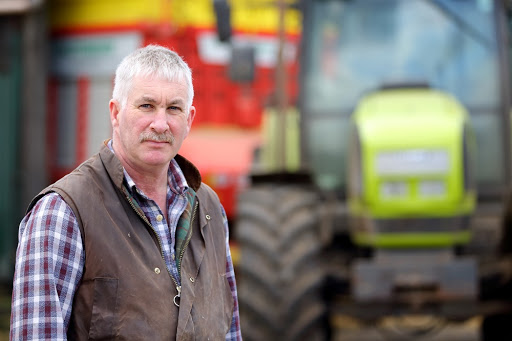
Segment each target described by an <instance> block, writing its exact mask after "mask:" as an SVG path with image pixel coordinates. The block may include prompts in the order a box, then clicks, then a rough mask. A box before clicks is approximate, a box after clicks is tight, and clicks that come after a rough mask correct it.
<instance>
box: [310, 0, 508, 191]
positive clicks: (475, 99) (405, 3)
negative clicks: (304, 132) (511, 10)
mask: <svg viewBox="0 0 512 341" xmlns="http://www.w3.org/2000/svg"><path fill="white" fill-rule="evenodd" d="M493 6H494V2H493V1H491V0H364V1H357V0H350V1H348V0H345V1H334V0H331V1H314V2H313V5H312V6H311V8H310V9H309V10H308V12H309V13H308V14H307V17H306V21H305V26H304V31H303V32H304V39H305V40H306V42H305V44H303V58H302V71H303V74H302V80H303V82H302V84H303V87H304V88H303V89H302V90H303V91H302V96H301V101H302V103H301V105H302V110H303V113H305V115H303V117H305V119H306V122H305V124H306V125H308V124H310V123H312V124H313V122H315V121H318V122H317V123H314V124H313V125H312V126H311V128H307V127H306V128H305V129H309V132H308V133H309V140H310V146H309V149H310V150H309V154H310V155H312V158H313V159H312V160H311V161H312V162H324V161H325V162H328V160H329V159H330V158H331V157H334V153H337V154H338V155H339V153H340V149H341V152H342V153H344V147H343V146H345V145H346V142H347V141H342V140H341V139H342V138H341V137H339V136H337V137H335V138H334V139H335V140H336V139H337V140H336V141H321V142H318V141H313V139H314V138H315V135H316V132H318V133H319V134H321V131H323V130H324V128H322V127H321V126H322V125H323V126H324V127H327V129H329V128H328V127H333V126H338V127H339V129H342V130H343V129H345V128H342V126H343V127H346V126H347V124H346V123H345V124H343V125H342V124H341V123H340V124H336V123H335V122H334V121H335V120H338V121H339V120H343V117H347V118H348V117H349V116H350V114H351V113H352V111H353V110H354V108H355V106H356V104H357V102H358V101H359V100H360V99H361V97H362V96H363V95H364V94H366V93H368V92H370V91H374V90H377V89H379V88H380V87H382V86H385V85H396V84H413V83H414V84H418V83H420V84H427V85H429V86H430V87H432V88H436V89H440V90H443V91H445V92H448V93H450V94H452V95H454V96H455V97H456V98H457V99H458V100H459V101H460V102H461V103H462V104H463V105H465V107H466V108H467V109H468V111H469V112H470V114H471V116H472V122H473V124H474V125H475V131H476V135H477V140H478V141H477V142H478V145H479V147H480V146H482V148H483V149H484V154H483V156H482V155H480V156H479V158H480V159H479V160H478V161H479V163H480V162H490V161H494V160H485V158H486V157H488V155H487V156H486V153H485V150H488V151H494V152H493V153H494V155H500V153H499V151H498V150H500V149H502V147H501V145H502V142H501V140H500V139H501V128H500V123H499V122H500V121H499V120H500V118H499V114H498V113H499V110H500V107H501V105H502V103H501V99H500V96H501V92H500V77H499V75H500V73H499V58H498V44H497V41H496V40H497V38H496V23H495V14H494V8H493ZM306 47H307V48H306ZM308 116H309V119H310V120H311V121H310V122H308ZM313 117H314V118H315V120H313ZM334 117H336V118H334ZM340 117H341V118H340ZM322 120H323V121H322ZM329 120H332V122H328V121H329ZM490 130H495V133H494V134H490V133H489V132H490ZM345 132H346V131H341V133H345ZM325 135H326V134H325V131H324V132H323V136H325ZM337 135H340V131H338V133H337ZM324 140H325V138H324ZM333 144H336V145H337V146H338V147H337V148H338V150H337V152H335V151H334V150H332V153H329V151H327V152H326V151H325V150H326V149H327V150H329V148H331V149H333V147H332V145H333ZM340 145H342V147H340ZM314 154H317V155H314ZM328 154H332V155H328ZM480 154H481V153H480ZM487 154H489V153H487ZM322 155H323V157H324V159H323V160H319V159H318V158H321V157H322ZM342 157H344V156H343V155H342ZM315 158H317V159H316V160H315ZM338 158H339V156H338ZM482 158H483V159H482ZM484 164H485V163H484ZM491 164H492V163H491ZM341 165H342V162H340V163H339V165H338V167H331V168H330V171H331V172H337V173H338V174H339V175H334V173H332V174H331V175H332V176H334V177H337V178H338V179H337V180H335V179H331V180H332V181H334V182H337V184H338V185H339V184H340V182H343V181H344V180H343V179H342V178H341V177H343V174H344V170H341V173H340V170H339V169H336V168H339V167H342V166H341ZM490 168H491V167H489V169H483V170H480V171H479V180H480V181H481V182H486V181H495V180H496V179H501V178H502V177H503V174H502V173H503V171H502V170H500V169H499V168H501V169H503V168H504V167H499V166H497V165H496V163H494V165H493V168H494V169H490ZM328 169H329V167H327V168H326V170H320V169H319V172H323V173H326V174H327V173H328V172H329V171H328ZM332 181H331V182H332ZM500 181H501V180H500Z"/></svg>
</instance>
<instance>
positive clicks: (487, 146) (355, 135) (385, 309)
mask: <svg viewBox="0 0 512 341" xmlns="http://www.w3.org/2000/svg"><path fill="white" fill-rule="evenodd" d="M278 5H279V6H280V7H279V8H280V11H281V13H282V12H283V11H285V10H287V9H286V7H287V6H290V3H289V2H285V1H279V2H278ZM295 6H296V8H295V10H296V9H297V8H298V9H299V10H300V11H301V13H302V20H303V26H302V34H301V44H300V60H299V63H300V77H299V83H300V84H299V87H300V91H299V93H300V95H299V100H298V103H297V109H296V110H294V109H292V108H290V107H289V106H288V103H287V101H286V96H285V94H283V89H282V88H281V89H279V88H278V89H277V91H276V93H277V95H278V96H277V104H276V108H275V110H273V111H271V113H269V114H268V115H267V116H268V117H266V119H265V121H264V122H266V125H265V127H264V131H265V132H266V133H265V136H266V138H265V140H264V144H263V145H262V147H261V150H260V151H259V152H258V153H257V155H258V158H257V159H255V162H254V167H253V172H252V174H251V185H250V187H249V188H248V189H247V190H245V191H244V192H243V193H241V194H240V195H239V198H238V203H237V218H236V222H235V233H236V238H237V241H238V244H239V249H240V261H239V263H238V264H237V278H238V281H239V283H238V285H239V301H240V314H241V322H242V331H243V333H244V338H245V339H246V340H257V341H259V340H285V341H291V340H326V339H328V338H329V337H330V334H331V331H330V329H331V327H330V326H331V323H330V321H332V316H333V315H335V314H338V315H347V316H350V317H351V318H354V319H357V320H358V321H362V322H363V323H368V324H374V325H377V326H379V327H380V328H383V329H386V330H387V331H390V330H392V331H394V332H396V333H399V334H400V335H402V336H404V337H410V338H412V339H414V337H415V336H418V335H425V334H428V333H430V332H432V331H435V330H437V329H438V328H439V327H440V326H442V325H443V323H444V322H446V321H448V322H460V321H466V320H468V319H470V318H472V317H475V316H484V317H485V318H484V322H483V324H482V325H483V326H484V327H483V328H482V336H483V339H484V340H491V339H494V340H496V338H493V335H500V336H501V337H504V335H506V334H503V333H506V331H505V330H506V329H510V328H504V327H505V326H507V323H512V318H511V316H512V314H511V310H510V304H509V299H510V297H508V296H512V294H510V293H508V294H507V290H505V288H507V285H508V287H510V288H512V286H510V284H509V283H508V282H507V280H508V276H509V273H510V272H511V267H510V266H507V264H509V262H508V261H507V255H508V254H509V253H510V250H508V251H507V250H506V249H507V246H508V248H509V249H512V245H509V244H511V243H512V238H511V237H510V232H509V231H508V229H511V228H512V227H511V226H510V225H509V224H507V223H506V221H507V219H504V216H505V215H506V212H507V210H510V208H508V204H507V202H508V201H507V197H508V191H509V189H510V188H509V187H510V184H511V178H512V173H511V148H510V147H511V142H512V141H511V138H510V109H511V100H510V97H511V96H510V95H511V92H510V74H511V73H510V65H511V61H512V59H511V58H512V57H511V55H510V51H511V47H512V45H511V44H510V41H509V39H510V38H509V37H510V32H511V30H512V21H511V19H510V9H511V4H510V2H508V1H492V0H304V1H301V2H300V3H298V4H296V5H295ZM277 71H278V73H277V76H278V78H277V83H276V84H277V85H278V86H279V84H282V82H281V83H280V82H279V77H282V68H281V70H279V68H278V70H277ZM279 72H281V74H279ZM280 94H281V97H279V95H280ZM280 98H281V99H280ZM511 220H512V219H511ZM507 236H508V238H509V239H508V241H509V242H510V243H507V242H506V241H507ZM500 245H504V246H505V247H504V248H500ZM502 250H505V251H503V252H502ZM411 316H413V317H417V319H416V320H415V323H406V320H407V317H411ZM419 317H424V318H419ZM384 320H386V321H388V322H389V321H390V320H391V321H392V323H391V326H390V325H389V324H388V325H384V323H383V321H384ZM404 321H405V322H404ZM418 321H420V322H421V323H419V322H418ZM508 333H510V331H508ZM505 338H506V337H505ZM510 339H512V338H510Z"/></svg>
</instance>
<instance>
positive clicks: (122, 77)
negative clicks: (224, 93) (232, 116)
mask: <svg viewBox="0 0 512 341" xmlns="http://www.w3.org/2000/svg"><path fill="white" fill-rule="evenodd" d="M136 76H143V77H148V76H155V77H158V78H162V79H165V80H168V81H183V80H184V81H185V82H186V83H187V88H188V99H187V100H188V101H187V108H190V106H191V105H192V100H193V99H194V87H193V85H192V71H191V70H190V67H189V66H188V65H187V63H186V62H185V61H184V60H183V59H182V58H181V57H180V56H179V55H178V54H177V53H176V52H174V51H171V50H170V49H168V48H165V47H162V46H158V45H148V46H146V47H142V48H139V49H137V50H135V51H134V52H132V53H131V54H129V55H127V56H126V57H124V59H123V60H122V61H121V63H120V64H119V66H118V67H117V69H116V77H115V80H114V91H113V93H112V98H113V99H114V100H116V101H118V102H119V103H120V104H121V106H122V107H124V106H125V105H126V101H127V100H128V92H129V90H130V87H131V82H132V79H133V78H134V77H136Z"/></svg>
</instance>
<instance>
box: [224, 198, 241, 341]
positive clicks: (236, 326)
mask: <svg viewBox="0 0 512 341" xmlns="http://www.w3.org/2000/svg"><path fill="white" fill-rule="evenodd" d="M222 217H223V219H224V231H225V232H226V255H227V261H226V275H227V279H228V282H229V286H230V287H231V295H233V302H234V307H233V319H232V320H231V328H230V329H229V332H228V333H227V334H226V341H241V340H242V332H241V329H240V314H239V311H238V293H237V289H236V280H235V269H234V267H233V259H232V258H231V250H230V248H229V226H228V219H227V217H226V212H225V211H224V208H222Z"/></svg>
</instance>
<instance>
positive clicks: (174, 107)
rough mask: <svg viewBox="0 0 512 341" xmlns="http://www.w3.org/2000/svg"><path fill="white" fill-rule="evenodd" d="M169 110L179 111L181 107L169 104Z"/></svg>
mask: <svg viewBox="0 0 512 341" xmlns="http://www.w3.org/2000/svg"><path fill="white" fill-rule="evenodd" d="M169 110H171V111H176V110H178V111H181V108H180V107H177V106H175V105H171V106H170V107H169Z"/></svg>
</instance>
